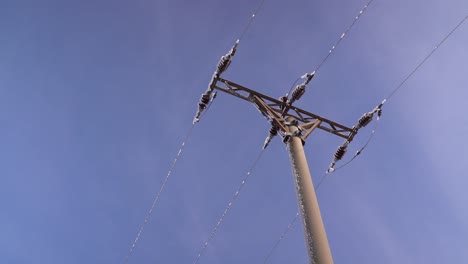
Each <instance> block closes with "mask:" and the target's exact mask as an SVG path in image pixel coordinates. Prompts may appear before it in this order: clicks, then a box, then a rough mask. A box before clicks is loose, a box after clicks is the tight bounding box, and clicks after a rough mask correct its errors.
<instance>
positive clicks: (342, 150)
mask: <svg viewBox="0 0 468 264" xmlns="http://www.w3.org/2000/svg"><path fill="white" fill-rule="evenodd" d="M386 101H387V99H384V100H383V101H382V102H381V103H380V104H379V105H378V106H376V107H375V108H374V109H373V110H372V111H371V112H367V113H365V114H364V115H362V116H361V118H359V120H358V122H357V124H356V125H355V126H353V128H352V132H351V133H350V135H349V138H347V139H346V140H345V142H344V143H343V144H342V145H341V146H339V147H338V149H337V150H336V152H335V154H334V155H333V161H332V162H331V164H330V166H329V167H328V169H327V171H326V173H330V172H334V171H335V170H336V169H335V164H336V162H338V161H340V160H341V159H342V158H343V157H344V155H345V154H346V152H347V150H348V146H349V144H350V143H351V142H352V141H353V139H354V137H355V136H356V134H357V133H358V131H359V130H360V129H361V128H364V127H366V126H367V125H368V124H370V122H371V121H372V119H373V118H374V115H375V114H377V120H380V117H381V116H382V106H383V105H384V104H385V102H386ZM374 134H375V128H374V129H373V131H372V133H371V136H370V137H369V139H368V141H367V143H366V144H365V145H364V147H362V148H361V149H360V150H358V151H357V152H356V154H355V155H354V157H353V158H352V160H354V158H355V157H357V156H358V155H360V154H361V152H362V151H363V150H364V149H365V148H366V147H367V145H368V144H369V142H370V140H371V139H372V138H373V136H374ZM349 162H351V161H349ZM349 162H347V164H349Z"/></svg>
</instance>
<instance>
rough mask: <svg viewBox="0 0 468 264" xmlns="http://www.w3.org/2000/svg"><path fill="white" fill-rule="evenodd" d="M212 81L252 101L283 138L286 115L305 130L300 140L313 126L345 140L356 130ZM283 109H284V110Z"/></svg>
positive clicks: (226, 82) (220, 80)
mask: <svg viewBox="0 0 468 264" xmlns="http://www.w3.org/2000/svg"><path fill="white" fill-rule="evenodd" d="M213 81H214V82H212V83H211V87H212V88H213V89H216V90H219V91H222V92H225V93H228V94H231V95H234V96H236V97H239V98H241V99H244V100H246V101H248V102H251V103H253V104H254V106H255V107H256V108H257V109H258V110H259V111H260V113H261V114H262V115H263V116H265V118H266V119H267V120H268V121H269V122H270V123H271V125H272V126H274V127H276V128H277V129H278V132H279V133H280V134H281V135H282V136H283V139H284V138H285V137H286V136H287V131H288V129H287V128H286V126H287V125H288V122H286V119H287V118H288V117H292V118H294V119H295V120H297V121H298V124H297V125H298V127H299V129H300V130H301V132H302V131H305V133H304V134H302V135H301V138H302V140H305V139H306V138H307V136H309V135H310V133H311V132H312V131H313V130H314V129H315V128H319V129H322V130H324V131H326V132H329V133H332V134H334V135H337V136H339V137H342V138H344V139H347V140H352V138H353V137H354V135H355V134H356V132H357V131H356V130H355V129H354V128H349V127H346V126H344V125H341V124H338V123H336V122H333V121H331V120H328V119H326V118H323V117H321V116H318V115H315V114H313V113H310V112H307V111H305V110H303V109H301V108H298V107H295V106H292V105H287V103H286V102H282V101H280V100H277V99H274V98H271V97H269V96H267V95H264V94H261V93H259V92H256V91H253V90H251V89H248V88H246V87H243V86H241V85H239V84H236V83H234V82H231V81H229V80H226V79H223V78H214V80H213ZM285 109H286V111H284V110H285Z"/></svg>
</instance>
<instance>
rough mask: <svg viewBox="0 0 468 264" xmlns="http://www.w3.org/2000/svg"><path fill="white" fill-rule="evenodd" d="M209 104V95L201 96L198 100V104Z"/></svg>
mask: <svg viewBox="0 0 468 264" xmlns="http://www.w3.org/2000/svg"><path fill="white" fill-rule="evenodd" d="M209 102H210V95H209V94H202V96H201V98H200V103H202V104H208V103H209Z"/></svg>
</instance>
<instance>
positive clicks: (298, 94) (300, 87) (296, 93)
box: [290, 84, 306, 102]
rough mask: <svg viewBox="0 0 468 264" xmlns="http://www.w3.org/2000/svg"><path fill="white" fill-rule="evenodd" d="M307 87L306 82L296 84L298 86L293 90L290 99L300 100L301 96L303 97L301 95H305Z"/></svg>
mask: <svg viewBox="0 0 468 264" xmlns="http://www.w3.org/2000/svg"><path fill="white" fill-rule="evenodd" d="M305 88H306V86H305V84H301V85H298V86H296V88H295V89H294V91H293V92H292V95H291V100H290V101H291V102H294V101H296V100H299V98H301V96H302V95H304V93H305Z"/></svg>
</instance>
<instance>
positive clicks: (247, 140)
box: [0, 0, 468, 263]
mask: <svg viewBox="0 0 468 264" xmlns="http://www.w3.org/2000/svg"><path fill="white" fill-rule="evenodd" d="M365 3H366V1H362V0H329V1H313V0H295V1H276V0H266V2H265V5H264V8H263V9H262V10H261V12H260V13H259V14H258V17H257V19H256V20H255V21H254V23H253V24H252V27H251V28H250V30H249V31H248V32H247V34H246V35H245V37H244V38H243V40H242V42H241V43H240V46H239V49H238V53H237V54H236V56H235V58H234V61H233V63H232V65H231V67H230V69H229V70H228V72H226V73H225V75H224V77H225V78H227V79H230V80H232V81H235V82H237V83H240V84H243V85H245V86H247V87H250V88H252V89H256V90H258V91H260V92H263V93H266V94H269V95H271V96H272V97H275V98H277V97H279V96H281V95H284V94H285V93H286V92H287V90H288V89H289V87H290V85H291V83H292V82H293V81H294V80H295V79H296V78H297V77H299V76H301V75H302V74H304V73H305V72H310V71H312V70H313V69H314V68H315V67H316V66H317V64H318V63H319V62H320V61H321V60H322V58H323V57H324V56H325V55H326V54H327V52H328V50H329V49H330V47H331V46H332V45H333V44H334V43H335V42H336V40H337V39H338V37H339V36H340V35H341V33H342V32H343V31H344V30H345V29H346V28H347V27H348V26H349V24H350V23H351V22H352V21H353V18H354V17H355V16H356V15H357V14H358V13H359V10H361V9H362V7H363V6H364V4H365ZM258 4H259V1H248V0H241V1H225V0H217V1H215V0H205V1H182V0H171V1H169V0H153V1H151V0H134V1H122V0H112V1H110V0H108V1H105V0H103V1H59V0H55V1H54V0H43V1H2V4H1V7H0V32H1V34H0V124H1V125H0V128H1V129H0V146H1V148H0V149H1V151H0V179H1V184H0V208H1V209H2V212H1V214H0V215H1V217H0V230H1V233H2V235H1V236H0V263H122V261H123V260H124V258H125V256H126V255H127V253H128V250H129V248H130V245H131V243H132V241H133V240H134V239H135V236H136V234H137V232H138V230H139V228H140V226H141V224H142V222H143V219H144V217H145V215H146V213H147V211H148V209H149V207H150V206H151V203H152V201H153V199H154V197H155V194H156V192H157V190H158V189H159V187H160V185H161V183H162V181H163V180H164V177H165V176H166V173H167V170H168V168H169V166H170V164H171V162H172V160H173V158H174V157H175V155H176V154H177V151H178V149H179V146H180V143H181V142H182V140H183V138H184V136H185V135H186V133H187V130H188V129H189V128H190V126H191V122H192V118H193V115H194V114H195V110H196V106H197V103H198V100H199V97H200V94H201V93H202V92H203V91H204V90H205V89H206V87H207V84H208V82H209V80H210V78H211V75H212V73H213V71H214V69H215V66H216V64H217V62H218V60H219V57H220V56H221V55H223V54H225V53H226V52H227V51H228V50H229V48H230V47H231V46H232V45H233V44H234V41H235V40H236V38H237V37H238V35H239V34H240V32H241V30H242V28H243V27H244V25H245V24H246V23H247V20H248V19H249V17H250V15H251V14H252V12H253V10H254V9H255V8H256V7H257V5H258ZM467 14H468V2H467V1H466V0H414V1H404V0H394V1H383V0H375V1H374V2H373V4H372V5H371V6H370V7H369V8H368V9H367V11H366V14H364V15H363V16H362V18H361V19H360V20H359V21H358V22H357V24H356V25H355V27H354V28H353V30H352V31H351V32H350V34H349V35H348V36H347V37H346V38H345V39H344V41H343V42H342V43H341V44H340V46H339V47H338V48H337V49H336V52H335V53H334V54H333V55H332V57H330V59H329V60H328V61H327V62H326V64H324V65H323V67H322V68H321V69H320V71H319V72H318V73H317V75H316V77H315V78H314V79H313V80H312V82H311V83H310V85H309V88H308V90H307V93H306V94H305V95H304V96H303V98H302V99H301V100H300V101H299V102H298V106H300V107H302V108H305V109H307V110H309V111H311V112H314V113H316V114H319V115H321V116H324V117H326V118H329V119H333V120H335V121H337V122H341V123H343V124H345V125H348V126H352V125H354V124H355V122H356V121H357V119H358V118H359V117H360V116H361V115H362V114H363V113H364V112H367V111H370V110H371V109H372V108H373V107H374V106H375V105H376V104H378V103H379V102H380V101H381V100H382V99H383V98H384V97H385V96H387V95H388V94H389V93H390V92H391V90H392V89H393V88H395V87H396V86H397V85H398V84H399V83H400V82H401V81H402V80H403V79H404V78H405V77H406V75H407V74H408V73H409V72H410V71H411V70H412V69H413V68H414V67H415V66H416V65H417V64H418V63H419V62H420V61H421V60H422V59H423V58H424V56H425V55H426V54H427V53H429V52H430V51H431V49H432V48H433V47H434V45H436V44H437V43H438V42H439V41H440V39H442V38H443V37H444V36H445V35H446V34H447V33H448V32H449V31H450V30H451V29H452V28H453V27H454V26H455V25H456V24H457V23H458V22H459V21H460V20H461V19H462V18H463V17H465V16H466V15H467ZM467 43H468V22H465V24H464V25H462V26H461V27H460V28H459V30H458V31H456V32H455V33H454V34H453V35H452V37H451V38H450V39H449V40H448V41H447V42H446V43H445V44H444V45H443V46H442V47H441V48H440V49H439V50H438V51H437V52H436V53H435V54H434V56H432V57H431V59H430V60H429V61H428V62H427V63H426V64H425V65H424V66H423V67H421V69H420V70H419V71H418V72H417V73H416V74H415V75H414V76H413V77H412V78H411V79H410V80H409V81H408V82H407V83H406V84H405V86H404V87H403V88H402V90H400V92H399V93H397V94H396V95H395V97H393V98H392V100H390V101H389V102H388V103H387V104H386V105H385V107H384V109H383V111H384V112H383V116H382V120H381V123H380V127H379V130H378V131H377V134H376V136H375V139H374V141H373V142H372V144H370V145H369V147H368V148H367V149H366V151H365V152H364V153H363V154H362V155H361V156H360V157H359V158H358V159H357V160H356V161H355V162H353V163H352V164H351V165H349V166H348V167H346V168H345V169H343V170H341V171H338V172H336V173H335V174H331V175H330V176H329V177H328V178H327V179H326V180H325V182H324V183H323V184H322V186H321V187H320V189H319V190H318V193H317V195H318V199H319V203H320V206H321V210H322V216H323V220H324V224H325V228H326V230H327V234H328V239H329V242H330V247H331V250H332V254H333V257H334V260H335V263H465V262H466V261H467V259H468V250H467V245H468V193H467V192H466V187H467V186H468V175H467V171H468V162H467V157H468V152H467V149H468V143H467V140H466V138H465V136H466V135H467V134H468V118H467V117H466V107H465V106H466V99H467V98H468V92H467V88H468V74H467V66H468V49H467V48H466V47H467ZM268 128H269V125H268V123H267V121H266V120H265V119H264V118H263V117H262V116H261V115H260V114H259V113H258V112H257V111H256V109H255V108H254V107H253V106H252V105H250V104H249V103H247V102H245V101H242V100H239V99H236V98H234V97H232V96H229V95H226V94H219V95H218V98H216V100H215V102H214V104H213V105H212V107H211V108H210V110H209V112H207V114H206V115H205V116H204V117H203V119H202V120H201V122H200V123H199V124H198V125H197V126H196V127H195V128H194V130H193V134H192V136H191V137H190V139H189V141H188V142H187V145H186V148H185V151H184V153H183V155H182V157H181V158H180V160H179V163H178V164H177V166H176V168H175V170H174V173H173V175H172V177H171V178H170V180H169V182H168V184H167V186H166V189H165V191H164V192H163V194H162V196H161V200H160V201H159V202H160V203H159V204H158V206H157V207H156V209H155V211H154V212H153V215H152V217H151V219H150V222H149V223H148V225H147V226H146V229H145V231H144V233H143V235H142V237H141V239H140V240H139V242H138V245H137V246H136V249H135V252H134V254H133V255H132V256H131V257H130V259H129V263H193V261H194V260H195V257H196V255H197V253H198V251H199V250H200V248H201V246H202V245H203V243H204V241H205V240H206V239H207V237H208V235H209V233H210V232H211V229H212V228H213V226H214V225H215V224H216V222H217V220H218V218H219V216H220V215H221V214H222V212H223V210H224V208H225V206H226V205H227V202H228V201H229V199H230V198H231V196H232V195H233V193H234V192H235V190H236V189H237V188H238V186H239V184H240V182H241V179H242V178H243V177H244V175H245V172H246V171H247V170H248V168H249V167H250V165H251V164H252V163H253V161H254V159H255V158H256V156H257V155H258V152H259V151H260V149H261V147H262V144H263V141H264V139H265V137H266V136H267V132H268ZM369 134H370V128H367V129H365V130H363V131H362V132H360V133H359V135H358V136H357V138H356V140H355V141H354V142H353V144H352V145H351V146H350V150H349V153H351V154H352V153H354V151H355V150H357V149H358V148H359V147H360V146H361V145H362V144H363V143H364V142H365V140H366V139H367V137H368V136H369ZM341 142H342V141H341V139H339V138H337V137H334V136H332V135H330V134H327V133H325V132H323V131H317V132H315V133H314V134H313V135H312V136H311V137H310V138H309V140H308V142H307V144H306V145H305V150H306V154H307V156H308V161H309V165H310V168H311V173H312V178H313V180H314V181H315V182H318V179H319V178H320V177H321V176H322V175H323V172H324V171H325V170H326V168H327V166H328V164H329V163H330V161H331V159H332V155H333V153H334V151H335V150H336V147H337V146H338V145H339V144H341ZM350 157H351V155H347V156H346V157H345V160H346V158H350ZM296 211H297V202H296V196H295V191H294V187H293V183H292V178H291V170H290V167H289V159H288V155H287V153H286V150H285V146H284V144H283V143H282V142H281V141H280V140H279V139H278V138H276V139H275V140H274V141H273V142H272V143H271V144H270V146H269V147H268V149H267V151H266V152H265V154H264V155H263V157H262V159H261V160H260V162H259V163H258V165H257V167H256V168H255V170H254V172H253V173H252V175H251V177H250V179H249V181H248V182H247V184H246V185H245V188H244V189H243V190H242V193H241V194H240V195H239V197H238V199H237V200H236V202H235V204H234V205H233V207H232V209H231V211H230V212H229V214H228V215H227V217H226V220H225V222H224V224H223V225H222V226H221V228H220V230H219V231H218V233H217V235H216V237H215V238H214V239H213V240H212V241H211V243H210V245H209V246H208V249H207V251H206V254H205V255H204V256H203V257H202V259H201V263H262V262H263V259H264V257H265V255H266V254H267V253H268V251H269V249H270V248H271V247H272V246H273V245H274V243H275V242H276V240H277V239H278V237H279V236H280V234H281V233H282V232H283V230H284V229H285V228H286V226H287V225H288V223H289V221H290V220H291V219H292V218H293V217H294V215H295V213H296ZM306 262H307V254H306V251H305V245H304V240H303V230H302V227H301V226H300V225H299V224H298V223H296V225H294V227H293V229H292V230H291V232H290V233H289V234H288V235H287V237H286V238H285V239H284V240H283V241H282V243H281V244H280V245H279V247H278V248H277V250H276V251H275V252H274V254H273V255H272V258H271V261H270V263H306Z"/></svg>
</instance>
